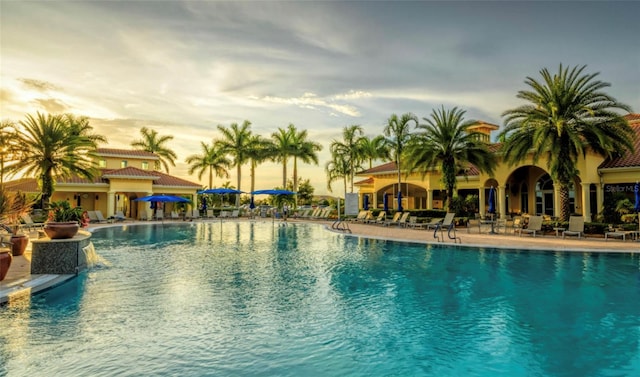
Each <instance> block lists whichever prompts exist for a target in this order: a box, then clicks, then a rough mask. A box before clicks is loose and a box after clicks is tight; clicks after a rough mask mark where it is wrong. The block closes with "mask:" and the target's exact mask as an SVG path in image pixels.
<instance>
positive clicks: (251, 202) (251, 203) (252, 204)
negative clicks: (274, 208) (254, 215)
mask: <svg viewBox="0 0 640 377" xmlns="http://www.w3.org/2000/svg"><path fill="white" fill-rule="evenodd" d="M249 208H250V209H254V208H256V204H255V203H254V202H253V195H251V201H250V202H249Z"/></svg>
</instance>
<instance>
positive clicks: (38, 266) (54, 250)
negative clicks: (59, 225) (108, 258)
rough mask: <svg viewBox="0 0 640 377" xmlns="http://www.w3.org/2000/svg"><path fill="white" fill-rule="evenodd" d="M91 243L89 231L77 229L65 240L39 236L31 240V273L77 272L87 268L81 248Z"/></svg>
mask: <svg viewBox="0 0 640 377" xmlns="http://www.w3.org/2000/svg"><path fill="white" fill-rule="evenodd" d="M90 243H91V233H89V232H85V231H79V232H78V234H76V236H75V237H73V238H70V239H66V240H52V239H49V238H41V239H37V240H32V241H31V246H32V249H31V274H78V273H80V272H82V271H83V270H85V269H86V268H87V255H86V253H85V252H84V251H83V249H84V248H85V247H87V246H89V244H90Z"/></svg>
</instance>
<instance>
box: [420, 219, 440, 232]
mask: <svg viewBox="0 0 640 377" xmlns="http://www.w3.org/2000/svg"><path fill="white" fill-rule="evenodd" d="M443 220H444V218H443V217H434V218H432V219H431V221H429V222H426V223H424V227H425V228H426V229H427V230H429V229H436V228H437V227H438V226H439V225H440V224H441V223H442V221H443Z"/></svg>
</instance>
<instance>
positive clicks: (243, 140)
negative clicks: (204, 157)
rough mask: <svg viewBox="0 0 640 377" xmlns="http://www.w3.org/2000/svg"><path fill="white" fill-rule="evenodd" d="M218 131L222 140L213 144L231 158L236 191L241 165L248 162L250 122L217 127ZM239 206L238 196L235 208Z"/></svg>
mask: <svg viewBox="0 0 640 377" xmlns="http://www.w3.org/2000/svg"><path fill="white" fill-rule="evenodd" d="M218 130H219V131H220V132H221V133H222V138H221V139H218V140H216V142H215V144H216V146H217V147H218V148H221V149H222V150H223V151H224V152H225V153H228V154H230V155H231V156H232V161H231V166H232V167H233V166H235V167H236V173H237V179H238V181H237V182H238V190H242V189H241V188H240V183H241V182H242V165H243V164H245V163H246V162H247V161H249V151H250V149H251V137H252V135H251V122H249V121H248V120H245V121H244V122H243V123H242V125H241V126H238V123H232V124H231V126H229V128H227V127H225V126H222V125H218ZM238 205H240V195H238V196H237V197H236V206H238Z"/></svg>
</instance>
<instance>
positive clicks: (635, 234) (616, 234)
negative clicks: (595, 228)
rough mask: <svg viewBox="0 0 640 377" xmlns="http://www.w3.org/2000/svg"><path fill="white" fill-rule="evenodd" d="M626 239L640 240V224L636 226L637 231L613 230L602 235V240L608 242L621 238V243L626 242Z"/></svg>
mask: <svg viewBox="0 0 640 377" xmlns="http://www.w3.org/2000/svg"><path fill="white" fill-rule="evenodd" d="M627 237H629V238H631V239H633V238H635V239H638V238H640V223H639V224H638V230H620V229H614V230H610V231H608V232H605V234H604V240H605V241H606V240H608V239H609V238H622V241H626V240H627Z"/></svg>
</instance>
